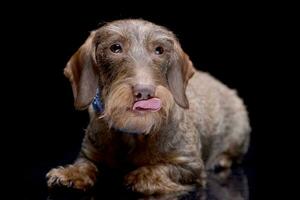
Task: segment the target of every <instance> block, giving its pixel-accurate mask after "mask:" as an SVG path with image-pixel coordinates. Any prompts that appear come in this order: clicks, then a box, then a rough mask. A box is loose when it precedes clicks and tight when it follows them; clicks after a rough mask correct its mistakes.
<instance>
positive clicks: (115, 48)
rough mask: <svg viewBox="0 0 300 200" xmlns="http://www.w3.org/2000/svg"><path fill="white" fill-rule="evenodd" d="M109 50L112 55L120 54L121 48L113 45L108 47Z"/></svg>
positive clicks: (118, 45)
mask: <svg viewBox="0 0 300 200" xmlns="http://www.w3.org/2000/svg"><path fill="white" fill-rule="evenodd" d="M110 50H111V51H112V52H113V53H122V46H121V45H120V44H113V45H111V46H110Z"/></svg>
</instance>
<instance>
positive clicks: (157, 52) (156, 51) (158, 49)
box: [155, 46, 164, 55]
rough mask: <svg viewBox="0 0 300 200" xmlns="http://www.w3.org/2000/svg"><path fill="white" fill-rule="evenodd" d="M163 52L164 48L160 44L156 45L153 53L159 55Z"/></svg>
mask: <svg viewBox="0 0 300 200" xmlns="http://www.w3.org/2000/svg"><path fill="white" fill-rule="evenodd" d="M163 53H164V48H162V47H161V46H158V47H156V48H155V54H156V55H161V54H163Z"/></svg>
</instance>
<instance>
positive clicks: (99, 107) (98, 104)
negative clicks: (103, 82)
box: [92, 88, 104, 113]
mask: <svg viewBox="0 0 300 200" xmlns="http://www.w3.org/2000/svg"><path fill="white" fill-rule="evenodd" d="M92 105H93V108H94V110H95V112H96V113H102V112H103V111H104V108H103V103H102V101H101V98H100V91H99V89H98V88H97V92H96V96H95V97H94V99H93V101H92Z"/></svg>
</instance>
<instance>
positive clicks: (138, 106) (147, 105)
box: [133, 98, 161, 112]
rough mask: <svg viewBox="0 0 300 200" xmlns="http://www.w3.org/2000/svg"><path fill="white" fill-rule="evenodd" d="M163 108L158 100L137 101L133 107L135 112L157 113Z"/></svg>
mask: <svg viewBox="0 0 300 200" xmlns="http://www.w3.org/2000/svg"><path fill="white" fill-rule="evenodd" d="M160 108H161V101H160V99H158V98H151V99H147V100H141V101H137V102H135V103H134V105H133V110H134V111H136V110H137V111H151V112H156V111H159V109H160Z"/></svg>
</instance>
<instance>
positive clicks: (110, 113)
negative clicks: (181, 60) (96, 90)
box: [103, 84, 174, 134]
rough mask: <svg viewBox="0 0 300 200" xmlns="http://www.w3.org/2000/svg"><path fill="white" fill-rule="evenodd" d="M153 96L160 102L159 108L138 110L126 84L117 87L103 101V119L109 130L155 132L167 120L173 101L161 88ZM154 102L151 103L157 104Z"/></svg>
mask: <svg viewBox="0 0 300 200" xmlns="http://www.w3.org/2000/svg"><path fill="white" fill-rule="evenodd" d="M155 96H156V97H157V99H159V101H161V103H160V106H159V107H157V106H154V107H153V109H154V110H147V109H146V110H143V109H142V110H140V109H139V108H140V107H139V106H141V105H139V104H134V100H133V97H132V90H131V87H130V86H129V85H127V84H121V85H118V86H117V87H115V88H113V89H112V90H111V92H110V94H109V95H108V97H107V98H106V99H105V111H104V115H103V116H104V119H105V120H106V121H107V123H108V125H109V127H110V128H113V129H116V130H120V131H121V132H125V133H133V134H134V133H135V134H149V133H151V132H157V131H158V130H159V129H160V128H161V126H162V125H163V123H165V121H166V120H167V119H168V115H169V111H170V109H171V107H172V105H173V104H174V100H173V97H172V95H171V93H170V92H169V91H168V89H167V88H165V87H163V86H158V87H157V89H156V95H155ZM157 99H156V100H157ZM156 100H155V101H154V102H152V103H157V101H156ZM142 107H143V106H142ZM155 109H156V110H155Z"/></svg>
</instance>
